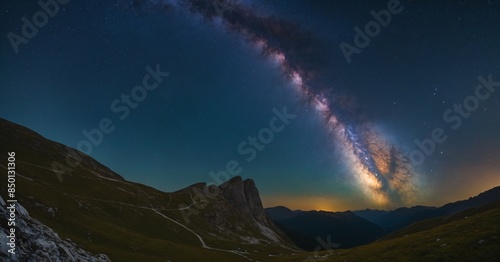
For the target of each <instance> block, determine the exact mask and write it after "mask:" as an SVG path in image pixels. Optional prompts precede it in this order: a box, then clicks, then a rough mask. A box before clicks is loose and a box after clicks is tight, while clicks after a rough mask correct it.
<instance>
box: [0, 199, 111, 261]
mask: <svg viewBox="0 0 500 262" xmlns="http://www.w3.org/2000/svg"><path fill="white" fill-rule="evenodd" d="M5 206H6V205H5V202H4V200H3V199H2V198H1V197H0V239H1V240H2V241H1V247H0V261H6V262H7V261H9V262H10V261H12V262H13V261H27V262H31V261H32V262H39V261H55V262H66V261H92V262H104V261H110V260H109V259H108V257H107V256H106V255H103V254H99V255H92V254H91V253H89V252H87V251H85V250H83V249H82V248H80V247H79V246H77V245H76V244H75V243H73V242H72V241H71V240H69V239H65V240H63V239H61V238H59V236H58V235H57V233H55V232H54V231H53V230H52V229H50V228H49V227H47V226H45V225H43V224H42V223H40V222H38V221H37V220H35V219H33V218H31V217H30V215H29V213H28V212H27V211H26V209H25V208H24V207H23V206H22V205H20V204H19V203H16V209H15V210H16V212H15V215H16V217H15V223H16V226H15V228H14V229H15V246H12V247H15V249H12V250H11V252H9V249H11V247H9V246H8V245H5V243H6V241H7V240H9V239H8V237H7V236H8V235H9V234H10V232H9V230H10V227H8V221H7V217H8V215H9V214H10V213H9V210H7V208H6V207H5ZM13 253H14V254H13Z"/></svg>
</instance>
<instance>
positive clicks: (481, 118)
mask: <svg viewBox="0 0 500 262" xmlns="http://www.w3.org/2000/svg"><path fill="white" fill-rule="evenodd" d="M42 2H51V1H46V0H42ZM52 2H54V1H52ZM66 2H67V3H65V1H63V0H60V2H59V3H58V4H57V5H58V8H57V9H56V8H54V6H53V5H52V6H50V7H49V9H48V10H49V11H50V12H52V16H53V17H52V16H50V15H45V16H44V14H42V13H40V12H43V11H42V10H44V9H43V8H42V7H41V6H40V5H38V4H37V3H36V1H14V0H8V1H2V3H1V6H2V8H1V9H0V10H1V25H0V26H1V32H2V36H3V40H2V42H1V46H0V52H1V53H0V54H1V56H0V117H3V118H5V119H7V120H10V121H13V122H15V123H18V124H21V125H24V126H26V127H28V128H30V129H33V130H35V131H36V132H38V133H40V134H41V135H43V136H45V137H46V138H49V139H51V140H55V141H58V142H60V143H63V144H65V145H67V146H70V147H74V148H76V147H78V145H81V146H82V147H81V148H79V149H81V150H82V151H87V153H89V154H90V156H92V157H93V158H95V159H97V160H98V161H100V162H101V163H103V164H104V165H106V166H108V167H110V168H111V169H113V170H114V171H116V172H117V173H119V174H121V175H122V176H124V177H125V178H126V179H128V180H131V181H136V182H140V183H143V184H146V185H150V186H153V187H155V188H158V189H160V190H164V191H176V190H178V189H181V188H184V187H186V186H188V185H190V184H193V183H196V182H202V181H203V182H207V183H217V182H219V181H222V178H223V176H217V175H213V174H217V173H219V172H220V171H228V170H227V169H230V170H232V171H235V170H240V169H241V172H239V175H241V176H242V177H243V178H252V179H254V180H255V182H256V184H257V187H258V188H259V190H260V193H261V197H262V199H263V203H264V205H265V206H275V205H285V206H288V207H290V208H296V209H304V210H310V209H324V210H346V209H361V208H367V207H370V208H381V209H382V208H394V207H398V206H403V205H404V206H411V205H415V204H424V205H441V204H444V203H447V202H450V201H455V200H459V199H463V198H468V197H469V196H472V195H475V194H478V193H480V192H482V191H484V190H487V189H489V188H492V187H494V186H498V185H500V154H499V152H500V150H499V149H500V136H499V133H500V114H499V112H500V91H499V90H498V89H499V87H500V59H499V57H500V34H499V31H498V29H499V26H498V25H499V24H500V16H499V11H500V3H499V2H498V1H486V0H484V1H483V0H481V1H472V0H471V1H435V3H429V2H426V3H420V2H419V1H408V0H407V1H401V2H400V3H399V4H398V2H397V1H393V0H391V1H371V0H370V1H368V0H365V1H322V0H314V1H310V0H308V1H298V0H292V1H262V0H258V1H249V0H243V1H235V2H232V1H201V0H185V1H175V0H164V1H161V0H151V1H148V0H133V1H125V0H114V1H86V2H82V1H67V0H66ZM214 2H215V3H216V4H213V3H214ZM226 2H227V4H226ZM436 2H439V3H436ZM452 2H453V4H452ZM457 2H458V3H457ZM387 10H389V11H387ZM371 11H373V12H371ZM36 14H38V15H36ZM377 14H378V16H379V19H382V20H381V22H376V21H377V20H376V19H375V17H374V16H377ZM385 14H390V16H391V17H390V21H389V19H388V17H387V16H384V15H385ZM34 15H35V19H38V21H35V23H37V24H38V25H41V26H39V27H37V30H38V32H37V33H36V35H34V36H33V35H28V36H27V37H25V36H23V32H22V31H23V25H25V24H26V21H28V23H32V22H33V17H34ZM23 17H26V19H22V18H23ZM44 18H47V19H46V20H44ZM384 19H385V20H384ZM380 23H383V24H384V23H385V26H384V25H380ZM367 24H368V30H371V31H370V32H366V27H365V26H366V25H367ZM24 27H26V26H24ZM35 27H36V25H35ZM355 28H358V29H359V30H356V29H355ZM24 31H25V32H24V33H28V34H29V33H31V34H34V33H33V32H31V31H30V32H28V31H29V29H26V28H25V30H24ZM359 32H361V33H359ZM367 33H368V34H367ZM370 35H371V36H370ZM356 36H357V37H356ZM355 40H357V41H355ZM367 40H368V41H369V42H368V41H367ZM356 43H357V44H358V45H356ZM346 46H347V47H346ZM343 50H344V52H343ZM16 51H17V52H16ZM348 60H349V61H348ZM154 71H157V72H156V73H151V72H154ZM161 72H168V75H167V73H161ZM147 75H149V76H150V77H148V78H147V81H146V84H149V85H153V84H154V83H155V82H158V80H159V79H160V80H159V81H160V82H161V83H159V85H158V86H157V87H156V88H150V89H151V90H147V89H146V88H145V87H144V86H145V85H144V84H143V79H144V78H145V76H147ZM137 86H143V87H137ZM495 90H496V92H495ZM134 97H135V99H137V100H136V101H134ZM127 99H128V100H127ZM127 101H128V102H127ZM284 111H286V113H284ZM286 114H288V118H287V117H286ZM102 119H109V121H110V122H112V123H111V124H110V126H109V127H107V131H108V132H107V133H103V136H102V141H97V142H96V141H94V142H96V143H95V144H91V143H89V139H88V138H86V136H85V135H84V132H85V131H88V132H92V131H91V130H93V129H95V128H99V126H100V122H101V120H102ZM273 119H274V120H273ZM106 121H107V120H105V122H106ZM109 121H108V122H109ZM273 130H274V131H273ZM259 135H260V138H259ZM249 137H250V138H249ZM252 137H256V139H257V140H255V139H253V142H252ZM95 138H96V137H95ZM432 139H434V141H433V142H431V141H432ZM416 140H418V141H417V142H416ZM82 141H83V142H82ZM85 141H86V142H85ZM90 142H91V141H90ZM419 143H420V144H422V145H421V146H423V147H424V148H423V149H422V148H420V147H419V146H418V144H419ZM432 144H434V145H435V146H432ZM83 145H91V148H89V147H85V146H83ZM432 147H434V148H432ZM426 151H427V152H426ZM20 158H22V156H20ZM20 160H21V159H20ZM228 166H229V167H228ZM211 172H213V173H212V176H211V175H210V174H211ZM233 173H235V172H233ZM221 174H223V173H219V175H221ZM214 177H215V179H214ZM63 183H64V181H63Z"/></svg>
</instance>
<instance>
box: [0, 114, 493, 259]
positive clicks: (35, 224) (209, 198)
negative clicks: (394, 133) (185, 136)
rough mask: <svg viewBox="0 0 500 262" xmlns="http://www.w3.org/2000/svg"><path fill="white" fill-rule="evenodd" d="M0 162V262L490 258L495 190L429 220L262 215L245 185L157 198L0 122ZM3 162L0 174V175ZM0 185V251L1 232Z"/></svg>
mask: <svg viewBox="0 0 500 262" xmlns="http://www.w3.org/2000/svg"><path fill="white" fill-rule="evenodd" d="M0 151H1V152H12V151H15V152H16V160H15V163H16V176H15V179H16V181H15V184H16V187H15V188H16V192H15V198H16V200H17V205H16V214H17V217H16V219H17V220H16V221H17V225H16V230H17V231H16V250H17V253H16V255H15V256H14V255H12V254H11V253H9V252H8V249H6V248H5V246H4V245H2V248H0V260H2V261H171V262H173V261H235V262H237V261H345V260H348V261H361V260H363V261H383V260H384V259H385V260H388V261H389V260H390V261H394V258H398V257H401V256H402V254H403V255H404V256H406V257H407V259H406V260H408V261H452V260H446V258H449V257H455V256H456V254H458V253H460V252H458V253H457V252H456V249H457V248H462V245H465V244H467V245H469V246H471V247H473V248H472V249H470V252H469V253H470V254H469V253H467V255H469V256H466V255H462V257H463V258H468V257H471V254H472V255H475V256H476V257H480V258H481V259H482V260H477V261H496V260H495V259H497V258H500V256H499V253H498V251H496V250H500V249H499V248H498V247H499V244H500V242H499V240H498V236H499V235H500V229H499V226H498V221H500V220H499V219H500V202H498V201H497V200H500V197H499V192H500V189H499V188H494V189H492V190H489V191H487V192H484V193H482V194H480V195H478V196H476V197H473V198H470V199H468V200H464V201H459V202H455V203H451V204H448V205H445V206H442V207H439V208H437V207H421V206H417V207H412V208H400V209H396V210H393V211H381V210H362V211H346V212H325V211H292V210H290V209H288V208H286V207H275V208H268V209H264V208H263V206H262V202H261V199H260V195H259V191H258V188H257V186H256V184H255V181H253V180H251V179H246V180H244V179H242V178H241V177H239V176H237V177H233V178H231V179H230V180H228V181H226V182H225V183H223V184H221V185H219V186H216V185H207V184H205V183H197V184H194V185H191V186H188V187H186V188H184V189H181V190H178V191H176V192H162V191H159V190H157V189H154V188H152V187H149V186H146V185H142V184H139V183H134V182H130V181H127V180H125V179H124V178H123V177H121V176H120V175H119V174H117V173H115V172H113V171H112V170H110V169H109V168H107V167H106V166H104V165H102V164H100V163H99V162H97V161H96V160H95V159H93V158H91V157H90V156H87V155H85V154H84V153H82V152H79V151H76V150H74V149H71V148H68V147H66V146H64V145H62V144H60V143H57V142H54V141H50V140H48V139H46V138H44V137H42V136H41V135H39V134H37V133H36V132H34V131H32V130H30V129H28V128H25V127H23V126H20V125H17V124H14V123H12V122H9V121H7V120H5V119H1V118H0ZM7 158H8V156H7V154H3V155H2V158H1V159H3V160H1V162H0V169H1V170H3V171H1V172H2V173H4V174H5V173H7V172H6V171H7V164H6V163H7V162H8V161H7ZM69 160H71V161H73V162H76V163H77V164H73V165H69V166H68V168H67V169H58V170H56V171H57V172H54V168H53V167H54V165H53V164H54V163H59V164H61V163H62V164H63V165H64V164H66V165H68V163H70V162H71V161H69ZM6 184H7V183H2V184H1V185H0V194H1V196H2V198H1V199H0V204H2V208H1V209H0V238H1V239H2V240H4V239H7V238H6V236H7V235H9V233H10V232H9V230H10V228H11V227H10V226H9V220H8V219H7V218H8V213H9V212H10V211H9V210H7V209H6V208H4V206H5V205H7V203H6V202H7V198H6V197H3V196H7V195H8V188H7V187H6ZM465 217H467V218H465ZM425 219H426V220H425ZM478 221H480V222H478ZM469 229H471V230H472V231H471V232H468V233H467V234H463V233H462V235H461V236H462V238H460V237H459V236H456V235H457V234H458V233H460V232H461V231H460V230H462V231H463V230H465V231H467V230H469ZM458 235H460V234H458ZM436 238H438V239H440V240H436ZM410 240H411V241H410ZM412 241H413V242H412ZM425 241H427V242H425ZM429 241H431V242H429ZM441 241H443V242H441ZM464 241H465V242H464ZM444 242H446V243H444ZM415 243H422V244H421V246H422V247H428V246H429V248H430V246H432V248H433V249H430V250H431V251H426V250H427V249H423V250H420V249H421V248H420V247H419V248H416V247H415V246H414V245H416V244H415ZM431 244H432V245H431ZM443 244H446V245H445V246H442V245H443ZM441 247H443V248H441ZM412 248H413V249H418V252H417V253H415V252H413V251H412V252H408V250H412ZM331 249H334V250H331ZM321 250H323V251H321ZM368 256H369V257H368ZM453 261H459V260H453ZM463 261H474V260H463Z"/></svg>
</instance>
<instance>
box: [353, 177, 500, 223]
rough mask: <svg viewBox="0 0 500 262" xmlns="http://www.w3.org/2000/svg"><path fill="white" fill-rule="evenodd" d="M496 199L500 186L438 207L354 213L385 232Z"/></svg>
mask: <svg viewBox="0 0 500 262" xmlns="http://www.w3.org/2000/svg"><path fill="white" fill-rule="evenodd" d="M498 200H500V187H495V188H492V189H490V190H488V191H486V192H483V193H481V194H479V195H477V196H475V197H470V198H469V199H467V200H461V201H457V202H453V203H449V204H446V205H444V206H442V207H439V208H438V207H426V206H414V207H411V208H407V207H403V208H398V209H396V210H392V211H382V210H371V209H366V210H360V211H354V213H355V214H356V215H358V216H360V217H363V218H366V219H367V220H369V221H371V222H373V223H375V224H377V225H379V226H380V227H382V228H383V229H384V230H386V231H387V232H393V231H395V230H398V229H401V228H403V227H405V226H408V225H410V224H411V223H413V222H416V221H420V220H424V219H428V218H435V217H440V216H447V215H451V214H454V213H457V212H461V211H464V210H467V209H470V208H476V207H481V206H483V205H486V204H489V203H492V202H495V201H498Z"/></svg>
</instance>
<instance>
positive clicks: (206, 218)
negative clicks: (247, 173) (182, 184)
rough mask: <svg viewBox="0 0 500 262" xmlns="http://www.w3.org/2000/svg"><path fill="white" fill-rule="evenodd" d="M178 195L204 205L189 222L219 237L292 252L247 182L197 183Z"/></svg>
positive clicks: (251, 182)
mask: <svg viewBox="0 0 500 262" xmlns="http://www.w3.org/2000/svg"><path fill="white" fill-rule="evenodd" d="M178 192H184V193H187V192H190V194H191V195H192V196H193V198H194V199H195V200H198V201H200V203H206V206H205V205H203V206H202V207H203V208H202V209H200V210H199V212H200V215H199V216H191V217H190V219H193V221H194V223H198V224H206V225H210V227H211V228H214V229H215V230H216V231H217V232H218V234H217V235H219V236H221V237H224V238H227V239H239V240H242V239H243V240H244V241H247V242H251V243H267V244H268V245H277V246H282V247H285V246H286V247H288V248H291V249H295V250H296V247H295V246H294V245H293V242H292V241H291V240H290V239H289V238H288V237H287V236H286V235H285V234H284V233H283V232H282V231H281V230H280V229H279V228H278V227H277V226H276V225H275V224H274V223H273V221H272V220H271V219H270V218H269V217H268V216H267V214H266V212H265V210H264V208H263V206H262V201H261V199H260V195H259V191H258V189H257V187H256V186H255V182H254V181H253V180H251V179H246V180H244V181H243V179H242V178H241V177H240V176H236V177H233V178H231V179H230V180H228V181H226V182H225V183H223V184H222V185H220V186H218V187H217V186H215V185H211V186H207V185H206V184H205V183H197V184H194V185H192V186H190V187H187V188H185V189H182V190H179V191H178ZM186 212H190V211H186ZM196 212H198V211H196Z"/></svg>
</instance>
